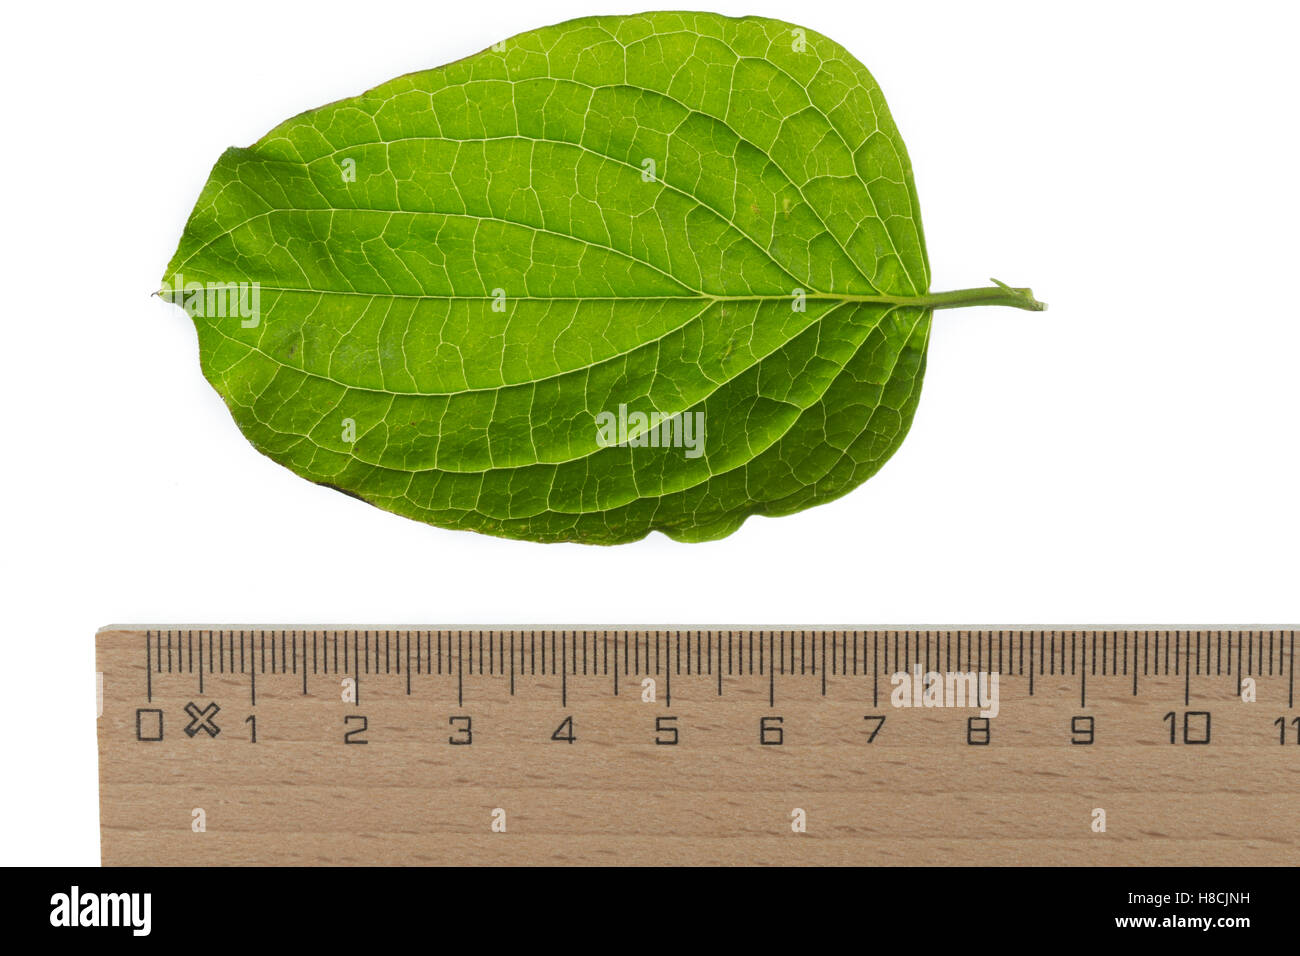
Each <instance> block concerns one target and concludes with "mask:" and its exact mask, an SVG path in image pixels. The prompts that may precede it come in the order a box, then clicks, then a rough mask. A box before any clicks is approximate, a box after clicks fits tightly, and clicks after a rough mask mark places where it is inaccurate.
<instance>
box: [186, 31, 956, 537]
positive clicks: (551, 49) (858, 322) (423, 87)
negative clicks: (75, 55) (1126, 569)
mask: <svg viewBox="0 0 1300 956" xmlns="http://www.w3.org/2000/svg"><path fill="white" fill-rule="evenodd" d="M239 282H249V283H252V282H255V283H257V284H258V287H259V296H260V308H259V310H258V316H257V320H256V323H255V324H254V323H252V322H244V321H241V319H240V317H239V315H234V316H232V315H229V314H226V315H220V314H212V313H214V312H217V311H221V310H213V309H207V310H204V309H193V310H191V312H192V314H193V315H194V321H195V324H196V326H197V329H198V336H199V348H200V359H201V363H202V367H203V371H204V374H205V375H206V376H207V378H208V380H209V381H210V382H211V383H212V385H213V386H214V387H215V388H216V390H217V391H218V392H219V393H220V394H221V396H222V397H223V399H224V400H225V401H226V403H227V405H228V406H229V408H230V410H231V413H232V414H233V416H234V418H235V420H236V422H237V423H238V425H239V427H240V429H241V430H242V431H243V433H244V435H245V436H246V437H247V438H248V439H249V441H250V442H251V443H252V444H253V445H254V447H256V448H257V449H258V450H259V451H262V452H263V453H265V454H266V455H268V456H270V457H271V458H272V459H274V460H275V461H277V462H279V463H281V464H283V465H285V466H287V467H288V468H290V469H292V470H293V471H294V472H296V473H297V474H299V475H301V476H303V477H306V478H308V479H310V480H312V481H315V482H319V483H322V484H328V485H330V486H332V487H335V488H338V489H339V490H342V491H346V492H348V493H349V494H353V495H356V496H358V497H360V498H362V499H364V500H365V501H368V502H370V503H371V504H374V505H376V506H378V507H381V508H384V509H387V510H389V511H393V512H396V513H398V514H401V515H405V516H407V517H411V518H416V519H419V520H421V521H426V522H429V523H431V524H435V525H439V526H442V527H447V528H464V529H472V530H475V531H480V532H485V533H488V534H495V535H503V536H507V537H512V538H524V539H530V540H535V541H580V542H587V543H595V544H616V543H621V542H626V541H633V540H636V539H638V538H641V537H643V536H645V535H646V534H647V533H649V532H650V531H653V530H658V531H662V532H663V533H664V534H666V535H668V536H669V537H672V538H675V539H678V540H681V541H704V540H709V539H714V538H720V537H723V536H725V535H727V534H730V533H731V532H732V531H734V530H736V528H738V527H739V526H740V525H741V524H742V522H743V521H744V520H745V518H746V517H748V516H749V515H751V514H762V515H783V514H789V513H791V512H795V511H799V510H801V509H803V508H807V507H809V506H811V505H815V504H819V503H821V502H825V501H828V500H830V499H832V498H835V497H838V496H839V495H842V494H844V493H845V492H847V491H849V490H850V489H852V488H854V487H855V486H857V485H858V484H860V483H862V482H863V481H865V480H866V479H867V478H869V477H870V476H871V475H872V474H874V473H875V472H876V471H877V470H878V469H879V468H880V467H881V465H882V464H883V463H884V462H885V461H886V460H887V459H888V458H889V456H890V455H891V454H892V453H893V452H894V450H895V449H896V448H897V447H898V446H899V444H900V443H901V442H902V440H903V437H904V435H905V434H906V431H907V428H908V426H909V424H910V423H911V420H912V416H913V413H914V411H915V408H916V403H917V399H918V395H919V391H920V385H921V380H922V376H923V374H924V369H925V349H926V342H927V339H928V335H929V329H930V317H931V311H930V309H929V308H923V307H920V306H917V305H910V304H907V303H906V302H904V303H901V304H899V303H893V302H890V303H882V302H872V301H856V300H855V298H854V297H860V296H866V297H871V296H886V297H890V298H898V299H904V300H905V299H907V298H909V297H916V296H923V295H925V294H926V293H927V292H928V290H929V267H928V263H927V260H926V253H925V245H924V239H923V235H922V231H921V222H920V214H919V211H918V205H917V200H916V191H915V187H914V184H913V181H912V171H911V166H910V164H909V162H908V159H907V153H906V151H905V149H904V146H903V142H902V140H901V138H900V137H899V134H898V131H897V129H896V128H895V126H894V123H893V121H892V119H891V118H890V115H889V112H888V110H887V108H886V106H885V101H884V98H883V97H882V96H881V93H880V90H879V88H878V87H877V86H876V83H875V81H874V80H873V79H872V77H871V76H870V74H868V72H867V70H866V69H865V68H864V67H863V66H862V64H860V63H859V62H858V61H857V60H855V59H854V58H853V57H852V56H851V55H850V54H849V53H848V52H846V51H845V50H844V49H843V48H842V47H840V46H839V45H837V44H836V43H834V42H832V41H831V40H829V39H827V38H826V37H823V36H820V35H819V34H817V33H814V32H813V31H810V30H803V29H800V28H797V27H794V26H792V25H791V24H788V23H782V22H780V21H776V20H768V19H761V18H756V17H746V18H741V19H731V18H727V17H722V16H718V15H714V14H703V13H651V14H644V15H638V16H627V17H597V18H590V19H583V20H574V21H571V22H568V23H563V24H559V25H558V26H552V27H547V28H545V29H541V30H536V31H533V32H530V33H525V34H521V35H519V36H516V37H514V38H512V39H510V40H507V41H506V42H505V43H504V45H503V47H502V48H501V49H499V50H498V49H489V50H485V51H483V52H482V53H479V54H477V55H475V56H471V57H468V58H467V59H464V60H460V61H458V62H455V63H451V64H449V65H447V66H443V67H439V68H438V69H434V70H429V71H426V72H422V73H415V74H411V75H408V76H403V77H399V78H398V79H395V80H392V81H391V82H388V83H385V84H384V85H382V86H380V87H378V88H376V89H374V90H371V91H370V92H368V93H365V94H363V95H361V96H358V97H356V98H353V99H349V100H344V101H341V102H338V103H333V104H330V105H328V106H325V107H322V108H320V109H317V110H313V111H311V112H308V113H304V114H302V115H300V116H296V117H294V118H293V119H290V120H288V121H287V122H285V123H283V124H281V125H280V126H278V127H277V128H276V129H274V130H272V131H271V132H270V133H268V134H267V135H266V136H265V137H263V138H262V139H261V140H260V141H258V142H257V143H256V144H254V145H253V146H251V147H249V148H247V149H230V150H227V151H226V152H225V153H224V154H223V155H222V156H221V158H220V159H219V160H218V162H217V164H216V166H215V167H214V168H213V170H212V173H211V176H210V178H209V180H208V182H207V185H206V186H205V187H204V189H203V192H202V194H201V195H200V197H199V200H198V202H197V204H196V206H195V208H194V211H193V213H192V214H191V216H190V219H189V222H188V224H187V225H186V228H185V232H184V235H183V236H182V238H181V242H180V246H179V248H178V249H177V251H176V255H175V256H174V258H173V259H172V261H171V264H170V265H169V266H168V269H167V274H166V276H165V277H164V294H165V295H166V296H167V297H168V298H170V299H171V300H172V301H177V302H183V298H182V295H181V293H182V291H183V289H184V287H185V284H188V283H199V284H223V283H239ZM795 290H802V291H803V293H804V300H803V304H804V308H803V309H802V310H799V309H797V308H795V303H796V293H795ZM620 406H623V407H624V408H626V409H629V410H633V411H641V412H645V413H660V414H661V415H676V414H678V413H685V414H686V415H694V413H697V412H702V413H703V422H704V439H703V443H702V449H701V450H700V453H699V454H698V455H697V456H691V455H688V454H686V453H685V450H684V449H683V448H682V447H649V446H644V447H632V446H631V445H615V446H610V445H609V444H608V443H602V442H601V440H600V438H599V435H598V431H599V430H598V427H597V425H596V417H597V416H598V415H600V413H602V412H610V413H615V412H617V411H618V410H619V408H620ZM695 420H698V419H695ZM349 421H350V422H351V423H353V424H352V426H351V432H349V429H348V422H349Z"/></svg>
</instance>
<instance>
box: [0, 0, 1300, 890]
mask: <svg viewBox="0 0 1300 956" xmlns="http://www.w3.org/2000/svg"><path fill="white" fill-rule="evenodd" d="M644 5H645V4H644V0H642V2H634V3H608V2H600V0H576V2H555V0H551V2H546V0H529V2H519V3H507V2H493V0H473V2H469V3H432V2H429V3H410V4H399V3H387V2H382V0H365V2H359V0H350V2H343V3H324V2H317V3H311V4H304V5H302V6H290V5H288V4H285V5H280V4H275V3H270V2H267V0H257V2H252V3H244V2H225V3H222V4H219V5H215V4H214V5H212V6H211V7H210V8H209V9H204V8H203V7H202V6H200V5H197V4H195V5H191V4H180V3H154V4H138V5H135V6H134V7H133V8H131V9H124V7H123V5H119V4H87V5H86V6H84V7H83V8H82V9H81V10H80V11H78V12H73V11H71V10H63V9H58V8H56V7H55V6H54V5H45V4H31V5H26V6H23V7H16V8H9V9H7V10H6V14H5V17H6V21H7V22H6V27H5V32H6V44H5V46H6V50H5V54H4V56H3V62H0V70H3V73H4V77H3V79H4V84H3V87H2V88H3V89H4V91H5V102H4V110H3V114H2V115H3V120H2V121H0V137H2V138H3V150H0V163H2V164H3V172H4V175H3V179H0V190H3V210H4V212H3V225H2V226H0V233H2V235H0V242H3V243H4V250H3V253H4V254H3V263H4V268H5V274H6V276H5V277H6V282H5V289H6V301H5V308H4V309H3V313H2V316H3V338H2V339H0V389H3V403H2V404H0V429H2V432H3V435H4V437H5V441H4V445H3V448H4V451H3V455H4V458H3V463H4V467H3V469H0V493H2V494H0V500H3V502H4V521H3V544H4V547H3V561H4V567H3V578H2V579H0V580H2V581H3V584H2V585H0V586H2V587H3V598H4V603H3V610H4V629H3V638H2V640H3V650H2V653H3V657H2V661H3V663H2V665H0V666H2V667H3V676H2V677H0V680H2V681H3V693H0V707H2V708H3V714H2V715H0V747H3V761H2V766H3V780H4V785H3V787H2V788H0V862H4V863H58V864H73V863H79V864H93V863H97V862H98V815H97V802H96V800H97V797H96V754H95V741H94V732H95V718H94V710H93V672H94V667H93V637H94V632H95V629H96V628H97V627H98V626H100V625H103V624H107V623H110V622H149V623H159V622H163V623H166V622H173V623H174V622H180V621H184V622H198V621H201V622H207V623H240V622H242V623H248V622H266V623H302V622H315V623H323V622H330V623H361V622H366V623H372V624H373V623H381V624H401V623H421V624H426V625H434V624H490V623H520V624H523V623H528V624H559V623H604V624H609V623H653V624H661V625H666V624H710V623H714V624H717V623H727V624H738V623H761V624H780V623H799V624H859V625H901V624H981V623H982V624H991V623H996V624H1031V623H1059V624H1067V623H1068V624H1085V623H1096V624H1125V623H1127V624H1138V623H1143V624H1211V623H1219V624H1224V623H1236V624H1248V623H1273V624H1285V623H1289V622H1295V621H1296V620H1297V619H1300V613H1298V612H1300V595H1298V594H1297V581H1298V580H1300V575H1298V574H1297V571H1298V570H1300V568H1298V563H1300V562H1298V560H1297V541H1298V539H1300V504H1298V503H1297V493H1296V492H1297V473H1298V466H1300V451H1298V448H1297V412H1298V411H1300V378H1298V377H1297V364H1298V359H1300V307H1298V306H1297V302H1300V292H1298V290H1297V282H1296V279H1295V273H1296V267H1297V263H1300V243H1298V242H1297V238H1296V224H1297V222H1300V202H1298V201H1297V200H1298V196H1297V175H1296V169H1297V165H1298V163H1297V145H1298V144H1300V140H1298V138H1297V132H1296V130H1297V123H1296V115H1297V114H1296V109H1297V107H1296V103H1297V92H1300V83H1298V82H1297V79H1298V74H1300V68H1298V67H1297V62H1298V60H1297V57H1296V56H1295V52H1294V48H1293V45H1294V41H1295V38H1296V36H1297V35H1300V15H1297V12H1296V9H1297V8H1296V7H1294V6H1291V5H1287V4H1283V3H1277V4H1268V3H1241V2H1239V3H1232V4H1227V3H1225V4H1222V5H1219V6H1217V7H1212V6H1209V5H1205V6H1201V5H1198V4H1172V3H1170V4H1162V3H1145V4H1141V3H1132V2H1123V3H1090V4H1086V5H1079V4H1041V3H981V4H970V3H933V2H929V3H925V2H923V3H899V2H896V0H891V2H888V3H876V2H852V3H850V2H843V3H823V2H816V0H800V2H798V3H791V2H790V0H782V2H766V0H748V2H745V3H715V4H713V8H714V9H717V10H719V11H721V12H726V13H733V14H743V13H764V14H768V15H771V16H776V17H784V18H786V19H798V21H799V22H800V23H801V24H802V25H805V26H809V27H812V28H814V29H816V30H819V31H821V32H823V33H826V34H828V35H830V36H832V37H833V38H835V39H836V40H838V41H839V42H840V43H842V44H843V45H844V46H846V47H847V48H848V49H849V50H850V51H852V52H853V53H854V54H856V55H857V57H858V58H859V59H861V60H862V61H863V62H864V63H865V64H867V66H868V67H869V68H870V69H871V71H872V72H873V73H874V75H875V76H876V79H877V80H878V81H879V83H880V84H881V86H882V88H883V89H884V92H885V95H886V97H887V98H888V101H889V104H890V107H891V109H892V111H893V114H894V117H895V119H896V120H897V123H898V125H899V127H900V129H901V130H902V134H903V136H904V137H905V139H906V141H907V143H908V146H909V149H910V152H911V156H912V162H913V165H914V167H915V171H916V181H917V185H918V190H919V193H920V197H921V206H922V212H923V216H924V223H925V231H926V237H927V241H928V245H929V251H930V258H931V262H932V264H933V274H934V282H933V287H934V288H935V289H936V290H942V289H950V288H961V287H966V286H971V285H981V284H984V282H985V280H986V279H987V277H989V276H996V277H998V278H999V279H1003V280H1005V281H1007V282H1010V283H1011V284H1013V285H1029V286H1032V287H1033V289H1034V290H1035V292H1036V293H1037V294H1038V296H1039V297H1040V298H1041V299H1043V300H1045V301H1047V302H1049V303H1050V305H1051V309H1050V311H1048V312H1046V313H1042V314H1033V313H1026V312H1018V311H1011V310H999V309H968V310H962V311H951V312H941V313H938V314H937V315H936V317H935V324H934V332H933V336H932V344H931V349H930V359H929V370H928V375H927V379H926V383H925V390H924V395H923V397H922V400H921V405H920V410H919V412H918V413H917V416H916V420H915V423H914V425H913V428H912V431H911V435H910V437H909V438H908V439H907V441H906V443H905V444H904V446H903V448H902V449H901V450H900V451H899V452H898V454H897V455H896V456H895V457H894V459H893V460H892V461H891V462H889V464H888V465H886V466H885V468H884V470H883V471H882V472H881V473H880V474H879V475H878V476H877V477H875V478H873V479H872V480H871V481H869V482H868V483H867V484H865V485H864V486H862V487H861V488H859V489H858V490H856V491H854V492H853V493H852V494H850V495H849V496H847V497H845V498H843V499H841V500H839V501H837V502H834V503H832V504H828V505H824V506H822V507H819V508H815V509H813V510H811V511H807V512H804V513H802V514H799V515H796V516H792V517H786V518H778V519H772V520H768V519H762V518H756V519H751V520H750V521H749V522H748V523H747V524H746V525H745V526H744V528H742V529H741V530H740V531H739V532H737V533H736V534H734V535H733V536H731V537H730V538H728V539H726V540H723V541H720V542H717V543H714V544H707V545H680V544H674V543H672V542H670V541H668V540H667V539H665V538H662V537H660V536H658V535H656V536H654V537H652V538H651V539H649V540H646V541H643V542H641V543H638V544H633V545H625V546H622V547H619V548H617V549H614V550H609V549H599V548H590V547H583V546H578V545H551V546H540V545H531V544H527V543H520V542H511V541H505V540H498V539H493V538H487V537H481V536H478V535H475V534H471V533H467V532H454V531H441V530H438V529H435V528H430V527H425V526H423V525H420V524H417V523H415V522H412V521H407V520H405V519H402V518H398V517H395V516H392V515H389V514H386V513H384V512H382V511H379V510H377V509H374V508H371V507H370V506H368V505H365V504H363V503H361V502H358V501H354V500H352V499H349V498H347V497H344V496H343V495H340V494H337V493H335V492H333V491H329V490H326V489H324V488H319V487H315V486H313V485H311V484H309V483H308V482H306V481H304V480H302V479H300V478H297V477H296V476H294V475H293V474H291V473H290V472H288V471H286V470H284V469H282V468H280V467H279V466H278V465H275V464H274V463H272V462H271V461H270V460H269V459H266V458H263V457H261V456H260V455H258V454H257V453H256V452H255V451H253V449H252V448H251V447H250V446H249V445H248V444H247V443H246V442H245V441H244V439H243V438H242V437H241V436H240V434H239V432H238V430H237V429H236V427H235V425H234V424H233V422H232V421H231V419H230V416H229V415H228V414H227V412H226V410H225V408H224V406H223V405H222V403H221V401H220V400H219V399H218V397H217V395H216V393H215V392H213V391H212V389H211V388H210V387H209V386H208V385H207V383H206V382H205V381H204V379H203V377H202V375H201V373H200V371H199V367H198V360H197V351H196V339H195V333H194V329H193V327H192V325H191V323H190V322H189V320H188V319H187V318H186V316H185V315H184V314H183V313H182V312H181V311H180V310H178V309H176V308H174V307H170V306H167V305H164V304H162V303H161V302H160V301H158V300H156V299H152V298H151V297H150V293H151V292H153V291H154V289H156V288H157V285H158V280H159V278H160V276H161V275H162V272H163V267H164V266H165V264H166V263H167V261H168V259H169V257H170V256H171V253H172V251H173V250H174V248H175V245H176V242H177V240H178V238H179V236H180V232H181V229H182V227H183V225H184V222H185V219H186V217H187V215H188V213H189V211H190V208H191V206H192V205H193V202H194V200H195V198H196V197H197V195H198V192H199V189H200V187H201V186H202V185H203V182H204V180H205V178H206V176H207V174H208V170H209V169H210V167H211V165H212V163H213V162H214V161H215V160H216V158H217V156H218V155H219V154H220V153H221V151H222V150H223V149H224V148H225V147H227V146H230V145H247V144H249V143H251V142H253V141H254V140H256V139H257V138H258V137H259V136H261V135H262V134H263V133H264V132H265V131H266V130H267V129H269V128H270V127H272V126H273V125H275V124H276V123H278V122H279V121H280V120H282V119H285V118H287V117H289V116H290V115H292V114H295V113H298V112H300V111H302V110H305V109H308V108H311V107H315V106H318V105H321V104H323V103H326V102H328V101H331V100H334V99H338V98H341V97H346V96H350V95H354V94H356V93H359V92H361V91H363V90H365V89H367V88H369V87H371V86H374V85H376V84H377V83H380V82H382V81H384V80H386V79H389V78H390V77H393V76H396V75H398V74H401V73H406V72H409V71H412V70H417V69H422V68H426V67H431V66H436V65H439V64H442V63H445V62H447V61H450V60H453V59H457V58H459V57H462V56H465V55H467V54H470V53H473V52H476V51H478V50H480V49H482V48H483V47H485V46H487V45H489V44H490V43H492V42H495V41H496V40H498V39H500V38H502V37H504V36H505V35H508V34H512V33H517V32H520V31H523V30H526V29H531V28H533V27H539V26H543V25H546V24H549V23H553V22H557V21H560V20H564V19H568V18H570V17H573V16H579V15H586V14H591V13H614V12H634V11H636V10H639V9H642V8H644Z"/></svg>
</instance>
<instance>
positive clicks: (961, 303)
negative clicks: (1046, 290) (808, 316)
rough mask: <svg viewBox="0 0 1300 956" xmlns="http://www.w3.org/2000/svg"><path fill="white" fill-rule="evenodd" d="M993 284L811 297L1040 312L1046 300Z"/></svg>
mask: <svg viewBox="0 0 1300 956" xmlns="http://www.w3.org/2000/svg"><path fill="white" fill-rule="evenodd" d="M989 281H990V282H992V283H993V285H992V286H984V287H983V288H979V289H954V290H953V291H952V292H931V293H928V294H927V295H913V296H888V295H834V294H821V293H816V294H813V295H809V296H808V298H810V299H839V300H841V301H845V302H884V303H888V304H890V305H902V306H911V307H913V308H922V309H962V308H966V307H967V306H973V305H1005V306H1009V307H1010V308H1013V309H1024V310H1025V311H1027V312H1042V311H1044V310H1045V309H1046V308H1047V303H1045V302H1039V301H1038V300H1037V299H1035V298H1034V293H1033V291H1032V290H1030V289H1013V288H1012V287H1011V286H1009V285H1007V284H1006V283H1005V282H999V281H998V280H997V279H990V280H989Z"/></svg>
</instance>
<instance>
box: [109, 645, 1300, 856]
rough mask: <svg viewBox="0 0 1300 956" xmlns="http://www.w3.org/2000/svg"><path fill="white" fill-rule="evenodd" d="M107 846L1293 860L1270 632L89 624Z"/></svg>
mask: <svg viewBox="0 0 1300 956" xmlns="http://www.w3.org/2000/svg"><path fill="white" fill-rule="evenodd" d="M97 653H98V665H97V670H98V671H100V672H101V673H102V693H103V711H102V715H101V717H100V719H99V754H100V815H101V844H102V859H103V862H104V863H105V864H110V865H112V864H126V865H144V864H174V865H210V864H238V863H250V864H258V863H261V864H363V863H409V864H465V863H500V864H538V863H607V864H665V863H672V864H675V865H681V864H690V863H701V864H703V863H720V864H732V863H786V864H850V863H852V864H867V865H877V864H891V863H899V864H1018V863H1056V864H1069V865H1086V864H1183V865H1187V864H1204V865H1215V864H1241V865H1281V864H1287V865H1290V864H1294V863H1295V862H1296V861H1297V859H1300V855H1298V854H1297V851H1298V850H1300V716H1298V715H1297V712H1296V710H1295V632H1294V630H1289V629H1272V630H1268V629H1264V630H1236V629H1226V630H1186V629H1183V630H1179V629H1175V630H1113V629H1105V630H1094V629H1059V628H1058V629H1055V630H1052V629H1048V630H1041V629H1035V630H1018V629H1003V630H975V631H972V630H957V629H952V630H949V629H931V630H898V629H881V630H872V629H860V630H844V629H835V630H831V629H818V628H808V629H788V630H762V629H731V630H726V629H722V630H718V629H714V630H697V629H675V628H670V629H659V630H655V629H644V630H623V629H619V630H613V629H587V630H574V629H570V630H564V629H559V630H557V629H549V628H548V629H526V628H524V629H509V628H506V629H500V628H493V629H450V630H448V629H442V630H439V629H407V628H396V629H394V628H387V629H385V628H377V629H365V628H362V629H346V630H341V629H330V628H315V629H313V628H298V629H292V628H291V629H280V628H243V629H239V628H236V629H221V628H206V627H205V628H166V627H163V628H121V627H119V628H105V629H103V630H101V631H100V633H99V636H98V642H97Z"/></svg>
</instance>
